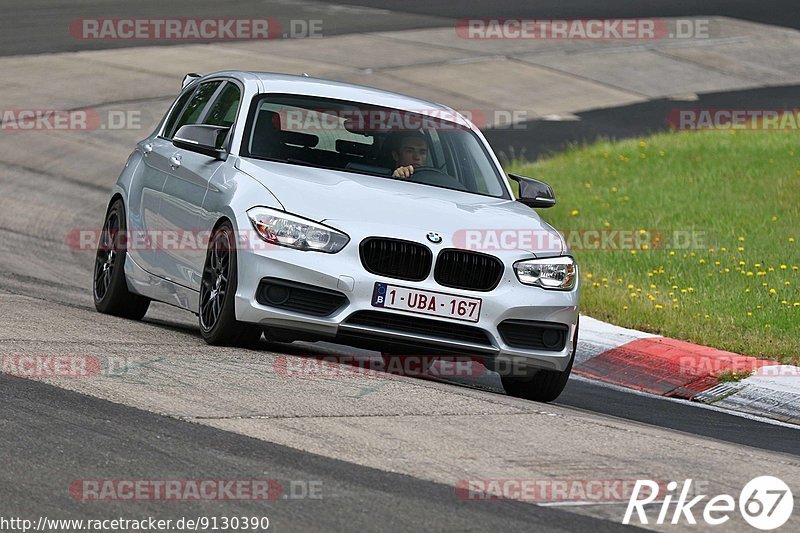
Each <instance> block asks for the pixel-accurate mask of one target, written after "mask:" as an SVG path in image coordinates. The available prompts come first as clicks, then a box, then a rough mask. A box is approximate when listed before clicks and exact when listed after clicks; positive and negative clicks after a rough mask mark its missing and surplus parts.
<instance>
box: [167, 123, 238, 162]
mask: <svg viewBox="0 0 800 533" xmlns="http://www.w3.org/2000/svg"><path fill="white" fill-rule="evenodd" d="M229 130H230V128H226V127H225V126H209V125H207V124H187V125H186V126H181V127H180V129H178V132H177V133H176V134H175V136H174V137H173V138H172V144H173V145H175V146H176V147H177V148H183V149H184V150H189V151H191V152H197V153H198V154H203V155H207V156H208V157H213V158H214V159H218V160H220V161H225V160H226V159H228V152H226V151H225V150H223V149H222V148H217V147H218V146H222V144H223V143H224V142H225V137H226V136H227V135H228V131H229Z"/></svg>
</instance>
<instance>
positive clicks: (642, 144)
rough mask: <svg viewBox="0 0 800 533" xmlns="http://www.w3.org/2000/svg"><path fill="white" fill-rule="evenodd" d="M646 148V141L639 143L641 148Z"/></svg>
mask: <svg viewBox="0 0 800 533" xmlns="http://www.w3.org/2000/svg"><path fill="white" fill-rule="evenodd" d="M645 146H647V143H646V142H644V141H639V148H644V147H645Z"/></svg>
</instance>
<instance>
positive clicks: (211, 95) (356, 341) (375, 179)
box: [93, 71, 579, 401]
mask: <svg viewBox="0 0 800 533" xmlns="http://www.w3.org/2000/svg"><path fill="white" fill-rule="evenodd" d="M509 179H510V180H511V181H514V182H516V185H517V186H516V187H512V186H511V183H510V181H509ZM515 192H516V194H515ZM554 204H555V197H554V195H553V191H552V189H551V188H550V187H549V186H548V185H547V184H545V183H543V182H541V181H537V180H534V179H531V178H526V177H522V176H516V175H512V174H509V175H508V177H506V175H505V174H504V172H503V169H502V167H501V165H500V162H499V161H498V159H497V157H496V156H495V154H494V153H493V152H492V150H491V148H490V147H489V144H488V143H487V141H486V139H485V138H484V137H483V135H482V134H481V132H480V130H479V129H478V128H477V127H476V126H475V125H474V124H473V123H472V122H470V121H469V120H468V119H467V118H465V117H464V116H462V115H461V114H459V113H457V112H456V111H454V110H453V109H451V108H449V107H446V106H443V105H439V104H434V103H430V102H425V101H421V100H418V99H416V98H411V97H408V96H403V95H400V94H395V93H390V92H386V91H382V90H378V89H373V88H369V87H363V86H357V85H351V84H346V83H340V82H334V81H328V80H321V79H314V78H309V77H306V76H290V75H284V74H273V73H258V72H238V71H236V72H234V71H231V72H217V73H214V74H209V75H206V76H200V75H196V74H190V75H187V77H186V78H185V79H184V83H183V90H182V91H181V93H180V95H179V96H178V98H177V99H176V100H175V102H174V103H173V104H172V106H171V107H170V109H169V111H168V112H167V113H166V115H165V116H164V118H163V120H162V121H161V123H160V124H159V125H158V127H157V128H156V130H155V131H154V132H153V133H152V135H150V136H149V137H147V138H146V139H144V140H143V141H141V142H140V143H139V144H138V145H137V146H136V148H135V150H134V151H133V153H132V154H131V155H130V157H129V158H128V161H127V163H126V164H125V168H124V169H123V170H122V173H121V174H120V176H119V178H118V180H117V182H116V184H115V185H114V187H113V191H112V195H111V199H110V201H109V204H108V209H107V212H106V216H105V222H104V224H103V229H102V232H101V236H100V242H99V244H98V249H97V255H96V261H95V268H94V279H93V293H94V301H95V306H96V307H97V309H98V311H100V312H102V313H109V314H113V315H117V316H122V317H127V318H131V319H141V318H142V317H143V316H144V315H145V313H146V312H147V309H148V306H149V304H150V302H151V301H153V300H156V301H160V302H165V303H168V304H172V305H175V306H177V307H180V308H183V309H186V310H188V311H191V312H193V313H195V314H196V315H198V317H199V323H200V332H201V334H202V336H203V338H204V339H205V340H206V342H208V343H210V344H215V345H247V344H250V343H253V342H256V341H258V340H259V339H260V337H261V335H262V334H265V335H266V336H267V338H268V339H272V340H279V341H284V342H287V341H293V340H309V341H319V340H329V341H335V342H339V343H341V344H347V345H352V346H360V347H365V348H370V349H376V350H379V351H381V352H382V353H384V354H387V357H399V356H400V355H398V354H428V355H441V356H444V355H451V356H452V355H468V356H470V357H479V358H481V361H482V362H483V363H484V364H485V365H486V367H487V368H490V369H494V370H496V371H498V372H499V373H500V375H501V378H502V380H503V385H504V387H505V388H506V390H507V391H508V392H509V393H510V394H513V395H516V396H520V397H523V398H528V399H532V400H538V401H551V400H553V399H555V398H556V397H558V395H559V394H560V393H561V391H562V390H563V388H564V386H565V384H566V382H567V379H568V377H569V374H570V371H571V368H572V362H573V359H574V356H575V348H576V343H577V333H578V291H579V288H578V272H577V265H576V264H575V261H574V260H573V258H572V256H571V254H570V252H569V250H568V249H567V246H566V244H565V242H564V240H563V239H562V237H561V235H560V234H559V233H558V232H557V231H556V230H555V229H553V227H552V226H550V225H549V224H547V223H546V222H544V221H543V220H542V219H541V218H540V217H539V215H538V214H537V213H536V211H534V209H533V208H546V207H550V206H552V205H554Z"/></svg>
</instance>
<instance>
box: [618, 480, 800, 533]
mask: <svg viewBox="0 0 800 533" xmlns="http://www.w3.org/2000/svg"><path fill="white" fill-rule="evenodd" d="M659 488H663V486H661V485H660V484H659V483H656V482H655V481H651V480H649V479H645V480H641V479H640V480H637V481H636V485H635V486H634V488H633V494H631V497H630V500H628V507H627V509H626V510H625V516H624V518H623V519H622V523H623V524H630V523H631V519H632V518H633V516H634V512H635V513H636V518H637V519H638V520H639V523H640V524H648V523H649V522H648V516H647V513H646V512H645V509H644V506H645V505H648V504H652V503H654V502H660V503H661V508H660V510H659V513H658V518H656V520H655V523H656V524H658V525H663V524H667V523H671V524H679V523H681V521H682V520H685V521H686V523H688V524H697V521H698V518H700V517H702V519H703V521H704V522H705V523H706V524H708V525H710V526H718V525H721V524H724V523H725V522H727V521H728V520H730V518H731V515H732V514H734V513H735V512H736V510H737V503H738V511H739V513H740V514H741V515H742V518H744V520H745V521H746V522H747V523H748V524H750V525H751V526H753V527H754V528H756V529H760V530H763V531H769V530H772V529H777V528H779V527H781V526H782V525H784V524H785V523H786V521H787V520H789V518H790V517H791V516H792V510H793V508H794V499H793V497H792V491H791V490H790V489H789V486H788V485H787V484H786V483H784V482H783V481H782V480H780V479H778V478H776V477H773V476H760V477H757V478H754V479H751V480H750V481H749V482H748V483H747V484H746V485H745V486H744V488H743V489H742V492H741V493H739V499H738V502H737V501H736V499H735V498H734V497H733V496H731V495H729V494H720V495H718V496H714V497H712V498H710V499H709V500H707V501H704V500H705V499H706V498H708V496H707V495H706V494H699V495H696V496H694V497H693V498H691V499H689V498H690V496H689V495H690V491H691V490H692V480H691V479H687V480H686V481H684V483H683V486H682V487H681V489H680V493H677V492H676V489H677V488H678V483H677V482H675V481H670V482H669V483H668V484H667V486H666V492H665V493H663V494H662V493H660V490H659ZM643 494H644V495H645V496H644V497H642V495H643ZM676 495H677V500H676V499H675V496H676ZM701 502H703V503H701ZM673 503H674V510H672V512H671V513H670V506H671V505H672V504H673ZM695 513H697V515H698V516H695ZM670 514H671V517H670V516H669V515H670ZM670 518H671V519H670Z"/></svg>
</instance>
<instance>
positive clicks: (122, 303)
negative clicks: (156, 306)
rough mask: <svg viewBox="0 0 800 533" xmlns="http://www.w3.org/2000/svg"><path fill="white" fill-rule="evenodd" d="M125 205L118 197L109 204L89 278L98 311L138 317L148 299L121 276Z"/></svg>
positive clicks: (145, 309)
mask: <svg viewBox="0 0 800 533" xmlns="http://www.w3.org/2000/svg"><path fill="white" fill-rule="evenodd" d="M127 229H128V226H127V221H126V219H125V204H124V203H123V202H122V200H120V199H118V200H116V201H115V202H114V203H112V204H111V207H109V208H108V213H106V219H105V222H103V231H102V232H101V234H100V241H99V242H98V243H97V254H96V256H95V261H94V276H93V278H92V296H93V298H94V307H95V309H97V310H98V311H99V312H101V313H104V314H108V315H114V316H119V317H122V318H130V319H132V320H140V319H141V318H142V317H144V315H145V313H147V309H148V307H150V300H149V299H148V298H145V297H144V296H140V295H138V294H134V293H132V292H131V291H130V290H128V282H127V280H126V279H125V258H126V256H127V239H126V232H127Z"/></svg>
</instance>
